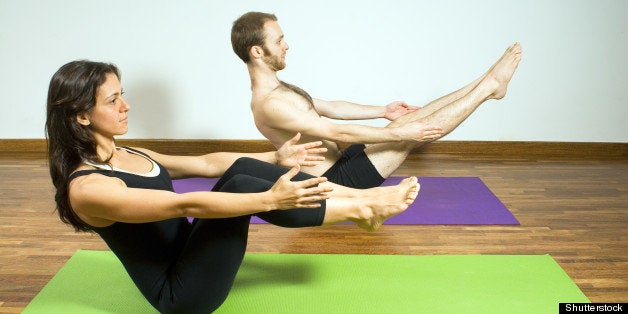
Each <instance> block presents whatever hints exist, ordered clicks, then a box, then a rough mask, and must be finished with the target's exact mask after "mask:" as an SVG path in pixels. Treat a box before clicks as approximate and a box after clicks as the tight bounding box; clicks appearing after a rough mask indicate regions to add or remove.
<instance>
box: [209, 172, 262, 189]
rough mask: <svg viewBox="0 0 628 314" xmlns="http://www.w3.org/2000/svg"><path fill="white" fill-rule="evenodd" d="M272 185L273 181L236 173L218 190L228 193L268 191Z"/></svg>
mask: <svg viewBox="0 0 628 314" xmlns="http://www.w3.org/2000/svg"><path fill="white" fill-rule="evenodd" d="M272 186H273V183H272V182H270V181H266V180H263V179H260V178H256V177H252V176H249V175H246V174H236V175H234V176H232V177H231V178H230V179H229V180H227V181H226V182H225V183H224V184H223V185H222V187H221V188H220V190H219V191H220V192H230V193H257V192H264V191H268V190H269V189H270V188H271V187H272Z"/></svg>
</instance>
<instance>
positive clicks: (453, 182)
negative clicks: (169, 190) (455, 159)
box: [172, 177, 519, 225]
mask: <svg viewBox="0 0 628 314" xmlns="http://www.w3.org/2000/svg"><path fill="white" fill-rule="evenodd" d="M418 179H419V183H420V184H421V191H420V192H419V196H418V197H417V199H416V200H415V201H414V203H413V204H412V205H410V207H409V208H408V209H407V210H406V211H404V212H403V213H401V214H399V215H397V216H394V217H391V218H389V219H388V220H386V222H385V223H384V224H388V225H518V224H519V221H517V219H516V218H515V217H514V216H513V215H512V213H511V212H510V211H509V210H508V208H506V206H504V204H503V203H502V202H501V201H500V200H499V199H498V198H497V197H496V196H495V194H493V192H491V190H490V189H489V188H488V187H487V186H486V185H485V184H484V182H482V180H481V179H480V178H477V177H419V178H418ZM401 180H403V177H390V178H388V179H386V181H384V183H383V184H382V186H387V185H395V184H398V183H399V182H401ZM217 181H218V179H217V178H189V179H181V180H173V181H172V184H173V186H174V190H175V192H177V193H185V192H193V191H209V190H211V188H212V187H213V186H214V184H216V182H217ZM251 223H265V222H264V221H263V220H261V219H259V218H257V217H255V216H254V217H253V218H252V219H251Z"/></svg>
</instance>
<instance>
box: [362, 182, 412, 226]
mask: <svg viewBox="0 0 628 314" xmlns="http://www.w3.org/2000/svg"><path fill="white" fill-rule="evenodd" d="M419 189H420V185H419V183H418V182H417V178H416V177H409V178H406V179H404V180H403V181H401V182H400V183H399V184H398V185H396V186H387V187H377V188H372V189H368V190H364V192H365V195H368V196H367V197H366V199H364V204H362V206H361V212H362V214H361V215H360V218H359V219H355V220H353V221H354V222H355V223H356V224H357V225H358V226H359V227H360V228H362V229H365V230H367V231H375V230H377V229H378V228H379V227H381V225H382V224H383V223H384V221H385V220H386V219H388V218H390V217H392V216H395V215H397V214H399V213H401V212H403V211H404V210H406V209H407V208H408V206H410V204H412V203H413V202H414V200H415V199H416V197H417V195H418V194H419Z"/></svg>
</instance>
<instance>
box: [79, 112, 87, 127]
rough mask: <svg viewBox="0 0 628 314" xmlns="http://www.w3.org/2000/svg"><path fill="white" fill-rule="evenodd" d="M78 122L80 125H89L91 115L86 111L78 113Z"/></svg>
mask: <svg viewBox="0 0 628 314" xmlns="http://www.w3.org/2000/svg"><path fill="white" fill-rule="evenodd" d="M76 122H78V123H79V124H80V125H83V126H88V125H89V124H90V122H89V116H88V115H87V113H86V112H81V113H79V114H77V115H76Z"/></svg>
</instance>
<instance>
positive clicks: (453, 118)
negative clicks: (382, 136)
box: [364, 43, 521, 178]
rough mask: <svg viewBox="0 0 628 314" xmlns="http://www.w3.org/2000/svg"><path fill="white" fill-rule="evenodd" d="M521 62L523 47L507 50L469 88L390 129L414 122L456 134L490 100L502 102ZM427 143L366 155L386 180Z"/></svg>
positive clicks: (370, 149) (382, 146) (378, 147)
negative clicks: (464, 122) (460, 126)
mask: <svg viewBox="0 0 628 314" xmlns="http://www.w3.org/2000/svg"><path fill="white" fill-rule="evenodd" d="M520 60H521V46H520V45H519V44H518V43H516V44H513V45H512V46H510V47H508V49H506V52H505V53H504V54H503V55H502V56H501V57H500V59H499V60H497V62H496V63H495V64H493V66H491V68H490V69H489V70H488V71H487V72H486V73H485V74H484V75H482V76H481V77H479V78H478V79H476V80H475V81H473V82H471V83H470V84H468V85H466V86H465V87H463V88H461V89H459V90H457V91H455V92H453V93H450V94H448V95H446V96H443V97H441V98H439V99H436V100H434V101H432V102H430V103H429V104H428V105H426V106H425V107H423V108H421V109H419V110H417V111H415V112H411V113H409V114H407V115H405V116H402V117H400V118H398V119H397V120H395V121H392V122H391V123H390V124H389V125H388V126H387V127H397V126H400V125H403V124H405V123H410V122H416V121H418V122H424V123H429V124H431V125H437V126H440V127H441V128H442V129H443V136H444V135H446V134H448V133H450V132H451V131H453V130H454V129H455V128H456V127H458V126H459V125H460V124H461V123H462V122H463V121H464V120H466V119H467V118H468V117H469V116H470V115H471V114H472V113H473V112H474V111H475V110H476V109H477V108H478V107H479V106H480V105H481V104H482V103H484V102H485V101H486V100H488V99H501V98H503V97H504V96H505V94H506V89H507V86H508V83H509V81H510V79H511V78H512V76H513V74H514V71H515V70H516V68H517V65H518V63H519V61H520ZM423 144H425V143H418V142H396V143H379V144H370V145H367V147H366V149H365V150H364V152H365V153H366V155H367V156H368V157H369V159H370V160H371V162H372V163H373V165H374V166H375V168H376V169H377V171H378V172H379V173H380V175H381V176H382V177H384V178H387V177H389V176H390V175H391V174H392V173H393V172H394V171H395V170H397V168H399V166H400V165H401V164H402V163H403V162H404V161H405V159H406V158H407V156H408V154H409V153H410V152H411V151H412V150H413V149H414V148H416V147H418V146H421V145H423Z"/></svg>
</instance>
